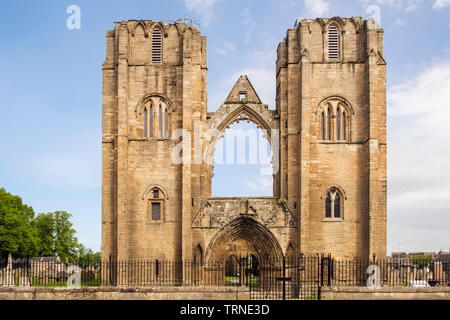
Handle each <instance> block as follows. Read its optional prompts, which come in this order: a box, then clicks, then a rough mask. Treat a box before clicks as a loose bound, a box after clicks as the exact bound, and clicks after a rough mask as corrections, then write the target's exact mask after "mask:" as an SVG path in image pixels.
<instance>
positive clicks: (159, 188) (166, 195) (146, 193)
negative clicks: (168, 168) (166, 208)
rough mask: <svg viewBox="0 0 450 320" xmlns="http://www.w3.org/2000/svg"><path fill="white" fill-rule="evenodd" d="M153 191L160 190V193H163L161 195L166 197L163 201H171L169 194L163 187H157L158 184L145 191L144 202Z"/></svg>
mask: <svg viewBox="0 0 450 320" xmlns="http://www.w3.org/2000/svg"><path fill="white" fill-rule="evenodd" d="M153 189H158V190H159V191H161V193H162V194H163V196H164V197H163V199H165V200H169V196H168V194H167V192H166V191H165V190H164V189H163V187H161V186H160V185H157V184H154V185H151V186H149V187H147V188H146V189H145V191H144V193H143V194H142V200H145V199H146V198H147V196H148V194H149V193H150V191H152V190H153Z"/></svg>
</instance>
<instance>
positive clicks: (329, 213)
mask: <svg viewBox="0 0 450 320" xmlns="http://www.w3.org/2000/svg"><path fill="white" fill-rule="evenodd" d="M325 218H330V219H331V218H340V219H341V218H342V196H341V194H340V192H339V190H338V189H336V188H331V189H330V190H329V191H328V192H327V197H326V199H325Z"/></svg>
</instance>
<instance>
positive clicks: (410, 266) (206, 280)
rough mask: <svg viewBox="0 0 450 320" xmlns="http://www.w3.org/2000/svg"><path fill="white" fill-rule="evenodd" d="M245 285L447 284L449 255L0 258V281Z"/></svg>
mask: <svg viewBox="0 0 450 320" xmlns="http://www.w3.org/2000/svg"><path fill="white" fill-rule="evenodd" d="M180 285H186V286H241V287H242V286H246V287H247V288H248V289H249V291H250V298H251V299H304V300H307V299H320V291H321V288H322V287H325V286H395V287H398V286H448V285H450V259H449V258H446V259H443V258H439V257H438V258H435V259H418V258H415V259H393V258H379V259H378V258H376V257H372V258H348V259H342V258H333V257H332V256H331V255H323V254H322V255H310V256H305V255H299V256H287V257H280V258H278V259H258V258H256V257H255V256H252V255H251V256H245V257H234V256H233V258H230V259H228V260H227V261H225V262H221V263H209V264H206V263H199V262H198V261H195V260H184V261H160V260H126V261H114V260H113V259H109V260H106V261H100V260H98V261H77V262H72V263H67V262H61V261H60V260H59V259H58V258H54V257H50V258H27V259H11V260H8V259H1V261H0V286H35V287H60V286H81V287H89V286H133V287H138V286H152V287H159V286H180Z"/></svg>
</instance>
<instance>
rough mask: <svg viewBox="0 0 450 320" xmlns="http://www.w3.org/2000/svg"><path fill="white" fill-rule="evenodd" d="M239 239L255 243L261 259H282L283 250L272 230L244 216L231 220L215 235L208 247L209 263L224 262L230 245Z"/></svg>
mask: <svg viewBox="0 0 450 320" xmlns="http://www.w3.org/2000/svg"><path fill="white" fill-rule="evenodd" d="M239 239H243V240H246V241H248V242H249V243H251V244H252V245H253V247H254V248H255V250H256V251H257V255H258V257H257V258H258V260H259V261H262V260H264V259H265V258H270V261H271V262H273V263H277V262H280V261H281V260H282V257H283V251H282V249H281V247H280V244H279V243H278V240H277V239H276V237H275V236H274V235H273V234H272V232H270V230H269V229H268V228H267V227H265V226H263V225H262V224H261V223H259V222H257V221H256V220H254V219H252V218H250V217H248V216H242V217H239V218H236V219H235V220H233V221H231V222H230V223H229V224H227V225H226V226H225V227H223V228H222V229H221V230H219V231H218V232H217V234H216V235H215V236H214V237H213V239H212V240H211V242H210V243H209V245H208V248H207V249H206V259H205V260H206V261H207V263H208V264H214V263H222V262H224V261H225V260H226V259H227V258H228V256H229V253H230V251H229V250H228V247H229V246H230V245H231V244H232V243H233V242H234V241H235V240H239Z"/></svg>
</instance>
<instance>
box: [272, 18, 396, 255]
mask: <svg viewBox="0 0 450 320" xmlns="http://www.w3.org/2000/svg"><path fill="white" fill-rule="evenodd" d="M276 75H277V76H276V78H277V79H276V86H277V87H276V92H277V100H276V101H277V109H278V110H279V114H280V122H281V124H282V125H281V152H280V154H281V173H280V176H281V179H282V181H281V191H280V192H281V193H280V196H281V197H282V198H286V199H289V204H290V205H291V206H294V207H297V208H298V211H297V212H296V214H297V215H298V218H299V220H300V221H301V223H300V230H299V237H300V238H299V243H300V247H299V249H300V251H301V252H304V253H316V252H331V253H333V254H335V255H340V256H352V255H353V256H355V255H356V256H363V257H364V256H368V255H370V256H372V254H377V255H379V256H383V255H385V254H386V211H387V209H386V178H387V177H386V63H385V61H384V59H383V29H381V28H380V27H379V26H378V25H377V24H376V22H375V21H374V20H372V19H369V20H363V19H361V18H349V19H343V18H339V17H334V18H331V19H320V18H318V19H315V20H307V19H298V20H297V22H296V25H295V27H294V28H292V29H289V30H288V31H287V34H286V37H285V38H284V39H283V41H282V42H281V43H280V44H279V46H278V50H277V63H276ZM336 200H338V202H339V205H340V208H339V209H340V210H339V211H338V212H334V211H336V210H334V209H335V208H334V206H335V205H336ZM327 206H328V207H329V209H328V210H327V208H326V207H327ZM327 211H328V212H327ZM335 213H338V214H337V215H335Z"/></svg>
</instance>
